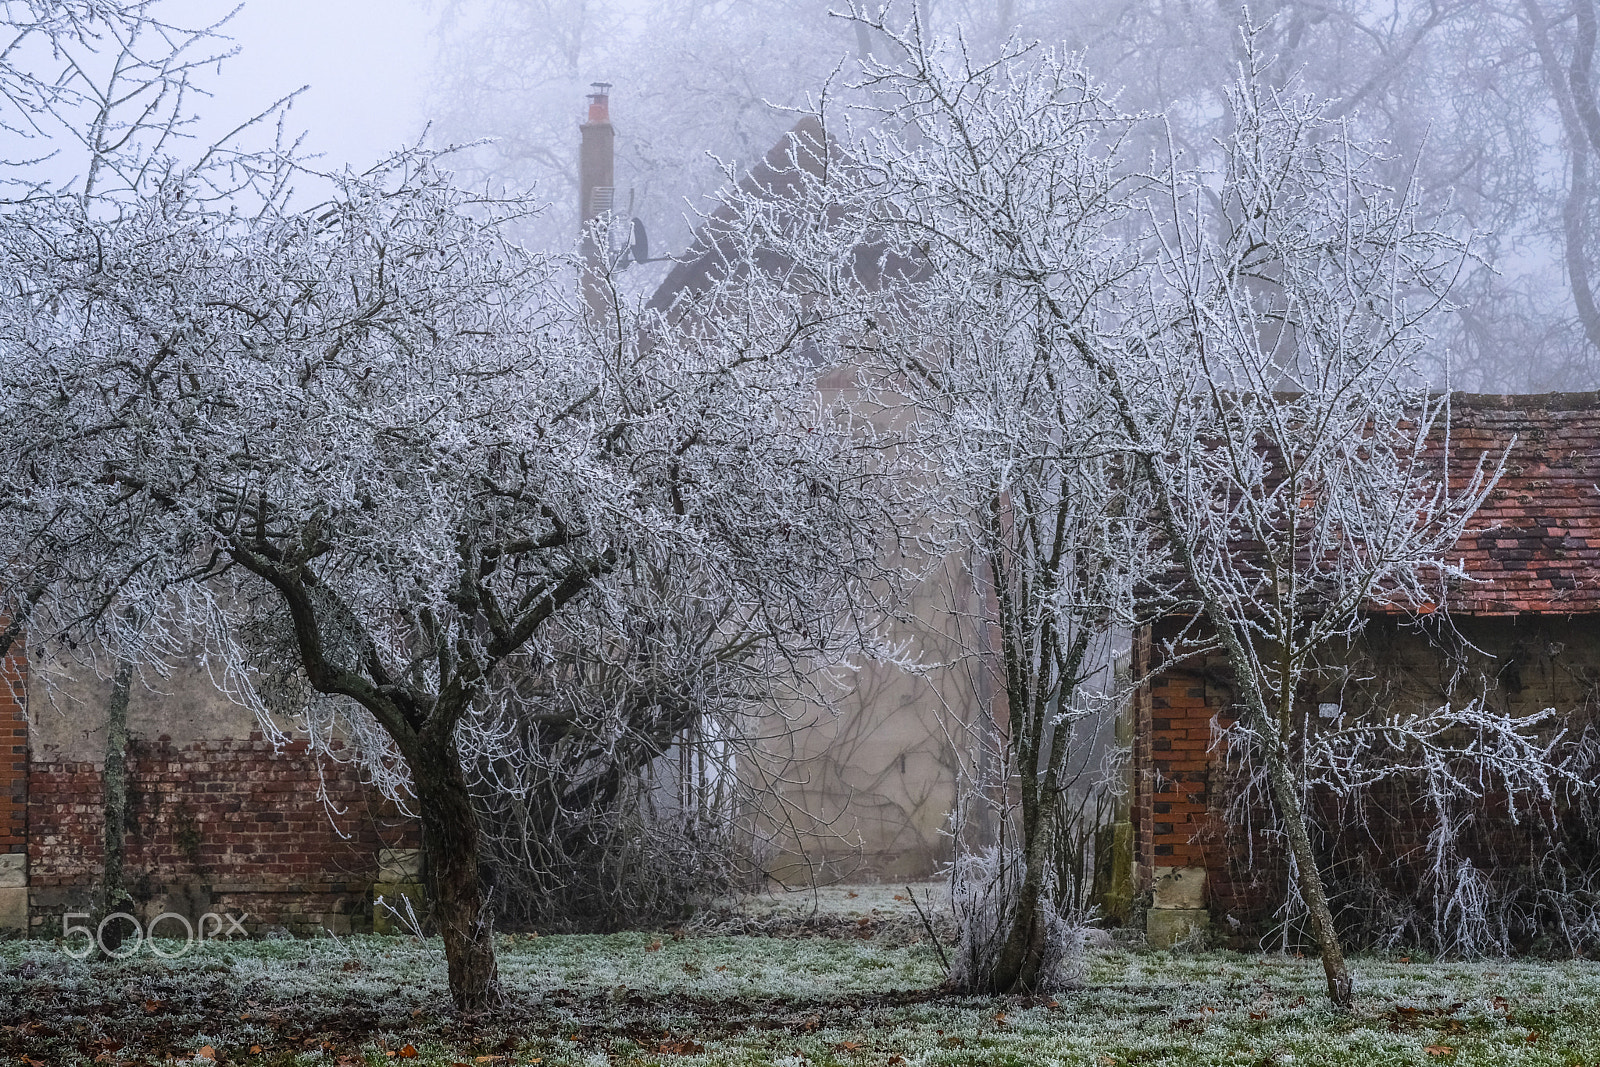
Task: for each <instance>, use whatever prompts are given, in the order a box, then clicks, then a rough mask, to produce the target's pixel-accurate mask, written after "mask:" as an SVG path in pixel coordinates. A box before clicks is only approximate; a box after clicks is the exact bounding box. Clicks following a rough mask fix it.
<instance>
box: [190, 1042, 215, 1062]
mask: <svg viewBox="0 0 1600 1067" xmlns="http://www.w3.org/2000/svg"><path fill="white" fill-rule="evenodd" d="M194 1058H195V1059H197V1060H214V1059H216V1058H217V1050H216V1049H214V1048H212V1047H211V1046H210V1045H203V1046H201V1048H200V1051H199V1052H196V1053H195V1054H194Z"/></svg>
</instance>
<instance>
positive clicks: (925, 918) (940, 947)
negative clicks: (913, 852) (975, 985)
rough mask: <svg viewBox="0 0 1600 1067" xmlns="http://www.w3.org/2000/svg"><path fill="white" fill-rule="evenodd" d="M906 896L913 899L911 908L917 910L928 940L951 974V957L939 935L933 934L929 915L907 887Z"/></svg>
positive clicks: (946, 971) (946, 970)
mask: <svg viewBox="0 0 1600 1067" xmlns="http://www.w3.org/2000/svg"><path fill="white" fill-rule="evenodd" d="M906 896H908V897H910V898H911V906H912V907H913V908H916V909H917V917H918V918H920V919H921V920H922V928H923V929H924V930H926V931H928V940H929V941H932V942H933V947H934V949H935V950H936V951H937V952H938V953H939V962H940V963H942V964H944V969H945V973H946V974H948V973H949V972H950V957H949V956H946V955H945V954H944V946H943V945H942V944H940V943H939V935H938V934H936V933H934V932H933V923H931V922H930V921H928V913H927V912H925V911H923V910H922V905H921V904H918V903H917V895H916V894H915V893H913V892H912V891H911V887H910V886H906Z"/></svg>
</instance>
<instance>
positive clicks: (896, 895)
mask: <svg viewBox="0 0 1600 1067" xmlns="http://www.w3.org/2000/svg"><path fill="white" fill-rule="evenodd" d="M894 899H896V900H904V899H906V898H905V897H903V896H901V895H900V894H899V893H896V894H895V895H894Z"/></svg>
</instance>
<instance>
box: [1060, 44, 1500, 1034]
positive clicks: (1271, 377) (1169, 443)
mask: <svg viewBox="0 0 1600 1067" xmlns="http://www.w3.org/2000/svg"><path fill="white" fill-rule="evenodd" d="M1246 45H1247V48H1249V47H1250V46H1252V45H1253V41H1252V40H1251V39H1250V38H1248V37H1247V38H1246ZM1266 62H1267V61H1266V60H1264V59H1262V58H1261V57H1260V56H1259V55H1258V54H1257V53H1255V52H1254V51H1253V50H1250V51H1248V52H1247V57H1246V62H1245V64H1244V66H1243V74H1242V75H1241V77H1240V78H1239V80H1238V81H1237V82H1236V83H1235V84H1234V86H1233V87H1232V88H1231V89H1230V91H1229V94H1228V102H1229V107H1230V114H1231V117H1232V131H1231V133H1230V136H1229V137H1228V139H1227V140H1226V141H1225V142H1224V144H1223V145H1222V157H1223V160H1224V166H1223V167H1222V168H1221V170H1220V171H1219V172H1215V173H1213V174H1209V175H1208V174H1200V173H1190V174H1185V173H1183V172H1182V171H1181V170H1180V169H1179V168H1178V167H1177V166H1176V165H1174V166H1173V168H1172V169H1171V171H1169V174H1168V176H1167V177H1166V178H1165V180H1164V181H1163V183H1162V184H1163V185H1164V189H1163V194H1164V196H1163V198H1162V199H1159V200H1157V199H1152V200H1151V201H1150V208H1149V210H1150V218H1151V229H1152V232H1154V233H1155V234H1157V235H1158V244H1157V246H1156V250H1155V251H1154V253H1153V254H1152V257H1151V264H1150V270H1149V272H1148V274H1147V275H1146V278H1147V279H1148V280H1147V288H1146V290H1145V294H1146V295H1145V297H1144V302H1143V303H1142V305H1141V306H1140V307H1139V308H1138V310H1137V311H1136V312H1135V313H1134V314H1133V315H1132V316H1131V319H1130V321H1131V323H1132V324H1133V325H1134V326H1135V327H1136V329H1135V332H1133V333H1132V334H1131V335H1130V337H1129V339H1128V342H1127V343H1126V345H1125V347H1124V349H1123V351H1122V352H1121V353H1120V354H1119V356H1118V358H1105V357H1103V356H1102V355H1100V354H1099V353H1098V352H1092V351H1090V350H1089V349H1088V348H1087V347H1086V348H1085V352H1086V358H1088V359H1090V361H1091V362H1092V363H1093V364H1094V365H1095V366H1096V368H1097V369H1098V370H1099V372H1100V373H1101V374H1102V376H1103V378H1104V381H1105V384H1106V388H1107V390H1108V392H1109V394H1110V395H1111V396H1112V398H1113V399H1114V402H1115V403H1116V404H1117V406H1118V407H1119V409H1120V411H1121V414H1122V419H1123V422H1124V427H1125V431H1126V434H1127V439H1128V443H1129V445H1130V447H1132V448H1134V449H1135V450H1136V451H1137V454H1138V456H1139V462H1140V464H1141V467H1142V469H1143V472H1144V474H1145V477H1146V479H1147V481H1148V483H1149V485H1150V487H1151V490H1152V493H1153V495H1154V505H1155V513H1156V515H1157V516H1158V518H1159V521H1160V524H1161V526H1162V528H1163V530H1164V531H1165V533H1166V535H1167V539H1168V542H1169V543H1170V545H1171V546H1172V551H1173V552H1174V555H1175V557H1176V559H1177V561H1178V562H1179V563H1180V565H1181V568H1182V572H1183V576H1184V579H1185V582H1186V590H1185V592H1186V594H1187V595H1188V596H1189V597H1190V598H1191V604H1190V608H1189V611H1190V612H1191V618H1192V620H1193V623H1194V626H1195V628H1196V629H1195V632H1194V633H1192V634H1191V635H1190V638H1191V639H1192V641H1193V644H1194V646H1204V645H1207V644H1211V643H1214V644H1215V647H1218V648H1220V649H1221V651H1222V652H1223V653H1224V654H1225V655H1226V658H1227V660H1228V663H1229V667H1230V670H1231V674H1232V678H1233V685H1234V687H1235V701H1236V705H1237V714H1238V715H1239V723H1240V736H1241V738H1242V739H1247V741H1248V744H1249V746H1250V750H1251V753H1252V756H1253V758H1254V759H1255V760H1257V761H1258V763H1259V766H1260V767H1261V768H1262V771H1263V773H1264V775H1265V778H1266V780H1267V783H1268V786H1269V791H1270V795H1271V798H1272V801H1273V803H1274V806H1275V808H1276V810H1277V814H1278V816H1279V819H1280V822H1281V825H1282V827H1283V832H1284V834H1285V836H1286V838H1287V843H1288V848H1289V852H1290V855H1291V857H1292V860H1293V869H1294V873H1295V878H1296V881H1297V885H1298V889H1299V893H1300V897H1301V899H1302V900H1303V901H1304V904H1305V907H1306V909H1307V911H1308V913H1309V918H1310V922H1311V927H1312V933H1313V937H1314V939H1315V940H1316V942H1317V944H1318V946H1319V948H1320V950H1321V953H1322V959H1323V964H1324V967H1325V969H1326V971H1327V979H1328V992H1329V997H1330V999H1331V1000H1332V1001H1333V1003H1334V1004H1335V1005H1336V1006H1338V1007H1340V1008H1347V1007H1348V1006H1349V1004H1350V998H1351V984H1350V975H1349V971H1348V968H1347V967H1346V966H1345V964H1344V960H1343V955H1342V952H1341V949H1340V944H1339V938H1338V934H1337V931H1336V930H1335V929H1334V925H1333V919H1332V915H1331V912H1330V910H1329V908H1328V904H1327V900H1326V895H1325V892H1324V889H1323V884H1322V877H1321V873H1320V871H1319V870H1318V868H1317V860H1316V856H1315V854H1314V853H1313V851H1312V847H1311V843H1310V839H1309V835H1308V832H1307V818H1306V813H1305V810H1304V795H1305V776H1306V765H1305V759H1304V753H1303V752H1296V751H1295V750H1294V749H1293V748H1292V747H1291V745H1290V739H1291V737H1292V736H1293V727H1294V723H1295V722H1296V720H1297V718H1298V717H1299V716H1300V715H1301V714H1303V708H1302V706H1301V705H1300V703H1299V699H1298V698H1299V695H1300V693H1301V690H1302V687H1303V685H1304V684H1305V683H1306V682H1308V681H1309V680H1310V679H1312V678H1313V677H1315V676H1316V675H1317V672H1318V671H1319V670H1321V669H1323V668H1324V667H1325V666H1326V665H1327V657H1328V656H1329V655H1330V653H1331V652H1332V651H1333V649H1334V646H1335V643H1336V642H1339V641H1342V640H1345V639H1347V638H1349V637H1350V636H1352V635H1353V634H1355V633H1357V632H1359V631H1360V629H1361V628H1362V627H1363V625H1364V619H1365V615H1366V613H1367V612H1368V611H1369V610H1371V609H1372V608H1374V607H1376V606H1379V605H1391V606H1395V607H1398V608H1401V609H1404V610H1410V611H1413V612H1420V613H1427V612H1431V611H1433V610H1434V609H1435V608H1436V606H1437V605H1438V604H1439V603H1441V602H1442V601H1443V600H1444V594H1445V590H1446V588H1447V586H1446V583H1447V581H1448V580H1450V579H1460V578H1462V577H1464V575H1462V574H1460V573H1459V569H1458V567H1457V566H1456V565H1455V564H1453V563H1452V562H1451V561H1450V558H1449V552H1450V549H1451V547H1452V546H1453V545H1454V544H1455V542H1456V541H1457V540H1458V539H1459V537H1460V536H1461V534H1462V532H1463V531H1464V530H1465V529H1466V525H1467V523H1468V521H1469V520H1470V518H1471V516H1472V514H1473V512H1474V511H1475V510H1476V509H1477V507H1478V505H1479V504H1480V503H1481V502H1482V500H1483V499H1484V496H1485V495H1486V494H1487V492H1488V491H1489V490H1490V489H1491V488H1492V486H1493V483H1494V477H1495V468H1494V466H1493V461H1492V460H1490V461H1489V463H1488V466H1487V467H1484V466H1480V468H1479V469H1478V470H1477V471H1476V472H1475V473H1474V474H1471V475H1469V477H1468V479H1467V481H1466V483H1465V484H1464V485H1463V486H1461V487H1459V488H1453V487H1452V486H1451V484H1450V482H1449V479H1448V477H1447V476H1446V472H1445V470H1444V469H1443V465H1442V464H1441V463H1440V462H1438V461H1437V457H1436V456H1430V452H1429V449H1430V439H1431V438H1433V437H1434V436H1435V435H1438V434H1445V433H1447V427H1448V406H1447V404H1446V402H1445V401H1444V400H1443V399H1441V398H1440V397H1438V396H1437V395H1431V394H1429V393H1428V392H1426V391H1425V390H1424V388H1423V387H1422V384H1421V380H1420V379H1419V378H1418V377H1417V374H1416V360H1417V357H1418V355H1419V354H1420V353H1421V352H1422V351H1423V349H1424V347H1425V345H1426V344H1427V343H1428V341H1429V335H1428V332H1427V327H1428V324H1429V321H1430V319H1431V318H1432V317H1433V316H1434V315H1435V314H1436V312H1437V311H1438V310H1439V309H1440V307H1441V305H1442V301H1443V298H1444V293H1445V291H1446V290H1447V288H1448V286H1449V283H1450V281H1451V279H1452V277H1453V276H1454V275H1455V273H1456V272H1457V271H1458V270H1459V266H1460V262H1461V258H1462V255H1463V250H1462V247H1461V245H1460V243H1459V242H1458V241H1457V240H1455V239H1454V238H1453V237H1451V236H1450V234H1449V233H1448V232H1447V231H1444V230H1442V229H1440V228H1439V227H1438V224H1437V223H1435V222H1434V221H1432V220H1430V219H1429V218H1428V216H1427V215H1426V214H1425V213H1423V212H1422V211H1420V210H1419V208H1418V205H1417V193H1416V190H1415V189H1413V188H1406V189H1401V190H1398V191H1396V190H1392V189H1390V188H1387V187H1385V186H1384V185H1383V184H1382V183H1381V182H1379V181H1377V180H1376V179H1375V177H1374V170H1375V167H1374V166H1373V162H1372V160H1373V158H1374V155H1375V149H1374V148H1373V147H1371V146H1369V145H1366V144H1363V143H1362V142H1360V141H1359V140H1358V139H1356V138H1354V137H1353V136H1352V135H1351V133H1350V131H1349V129H1348V128H1347V127H1346V126H1345V125H1344V124H1342V123H1340V122H1338V121H1336V120H1333V119H1330V118H1329V117H1328V114H1327V109H1326V106H1325V105H1324V104H1321V103H1319V102H1317V101H1315V100H1313V99H1309V98H1307V97H1305V96H1303V95H1300V94H1299V93H1298V91H1297V88H1296V87H1295V86H1294V84H1293V83H1292V82H1291V83H1290V84H1289V85H1288V86H1285V87H1282V88H1274V87H1272V86H1271V85H1270V83H1269V79H1267V78H1266V77H1265V76H1264V71H1265V68H1266ZM1184 644H1185V640H1184V639H1180V640H1178V641H1177V642H1175V643H1174V646H1173V647H1172V648H1170V649H1168V650H1166V651H1167V653H1168V655H1172V656H1177V655H1181V654H1182V646H1183V645H1184ZM1235 743H1240V742H1239V739H1236V742H1235Z"/></svg>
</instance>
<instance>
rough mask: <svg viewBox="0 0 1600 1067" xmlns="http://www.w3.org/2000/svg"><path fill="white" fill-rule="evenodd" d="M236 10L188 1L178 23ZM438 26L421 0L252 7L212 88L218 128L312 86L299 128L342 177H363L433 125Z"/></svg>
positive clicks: (206, 0) (258, 1) (207, 107)
mask: <svg viewBox="0 0 1600 1067" xmlns="http://www.w3.org/2000/svg"><path fill="white" fill-rule="evenodd" d="M232 7H233V0H182V2H180V3H176V4H173V5H172V10H173V13H174V14H179V13H182V14H184V15H188V14H189V13H190V12H193V13H194V14H193V16H192V17H193V19H194V20H195V21H196V22H198V21H200V20H201V19H216V18H219V17H221V16H222V15H224V14H226V13H227V12H228V11H229V10H230V9H231V8H232ZM430 24H431V20H430V18H429V16H428V14H427V13H426V11H424V10H423V7H422V5H421V4H420V3H416V2H412V0H250V2H248V3H246V4H245V5H244V9H243V10H242V11H240V12H239V14H238V15H237V16H235V17H234V19H233V21H232V22H231V23H230V24H229V26H228V27H227V29H226V30H225V32H226V33H227V34H228V35H229V36H231V37H233V38H234V39H235V40H236V41H237V42H238V44H239V46H240V48H241V52H240V54H239V55H238V56H236V57H235V58H234V59H232V60H230V61H229V62H228V64H227V65H226V66H225V67H224V68H223V71H222V74H221V76H220V77H215V78H212V79H210V80H209V82H208V85H209V86H210V87H211V88H213V90H214V91H215V92H216V94H217V95H216V99H215V100H214V101H211V102H208V103H206V104H204V105H202V110H203V111H204V112H205V113H207V114H208V116H214V117H215V118H216V119H217V120H218V121H222V120H223V119H224V117H226V118H227V119H230V120H236V119H237V118H238V117H240V116H242V115H245V114H247V113H251V112H254V111H257V110H260V109H261V108H263V107H265V106H266V105H267V104H269V103H271V102H272V101H273V100H276V99H277V98H278V97H280V96H282V95H284V94H286V93H288V92H290V91H292V90H294V89H296V88H299V87H300V86H301V85H309V86H310V88H309V89H308V90H307V91H306V93H305V94H304V95H303V96H302V97H301V98H300V100H299V101H297V102H296V104H295V107H294V111H293V113H292V115H291V121H292V122H293V124H294V125H297V126H300V127H303V128H304V129H305V130H306V131H307V132H308V133H309V136H308V137H307V139H306V145H307V147H308V148H309V150H310V151H312V152H320V153H323V154H324V163H325V164H326V165H328V166H330V167H332V168H338V167H342V166H343V165H345V164H347V163H348V164H350V165H352V166H355V167H357V168H361V167H363V166H365V164H367V163H368V162H370V161H372V160H374V159H376V158H378V157H379V156H382V155H384V154H386V153H387V152H389V151H390V150H392V149H394V148H397V147H399V146H400V145H401V144H402V143H405V142H407V141H411V140H415V138H416V136H417V134H418V133H419V132H420V130H421V129H422V124H423V122H424V121H425V118H424V115H423V112H422V98H423V96H424V94H425V93H426V91H427V67H428V61H429V58H430V56H431V54H432V52H431V46H430V45H429V43H428V40H427V36H428V33H427V31H428V27H429V25H430Z"/></svg>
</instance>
